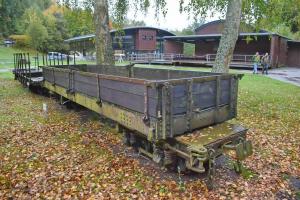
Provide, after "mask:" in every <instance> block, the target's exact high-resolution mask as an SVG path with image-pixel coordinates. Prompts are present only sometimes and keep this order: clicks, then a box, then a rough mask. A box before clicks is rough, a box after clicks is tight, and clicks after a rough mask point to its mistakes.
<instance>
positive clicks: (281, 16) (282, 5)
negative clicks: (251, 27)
mask: <svg viewBox="0 0 300 200" xmlns="http://www.w3.org/2000/svg"><path fill="white" fill-rule="evenodd" d="M299 10H300V1H299V0H288V1H281V0H270V1H268V6H267V8H266V11H265V17H263V18H261V20H260V21H259V26H260V27H263V28H265V29H268V30H270V31H273V32H276V33H279V34H282V35H285V36H287V37H290V38H292V39H298V40H299V39H300V12H299Z"/></svg>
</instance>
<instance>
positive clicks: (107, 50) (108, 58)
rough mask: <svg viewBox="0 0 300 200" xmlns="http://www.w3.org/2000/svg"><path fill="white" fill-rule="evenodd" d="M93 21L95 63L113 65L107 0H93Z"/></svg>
mask: <svg viewBox="0 0 300 200" xmlns="http://www.w3.org/2000/svg"><path fill="white" fill-rule="evenodd" d="M94 23H95V29H96V37H95V39H96V59H97V65H114V56H113V49H112V39H111V35H110V30H109V16H108V3H107V0H95V6H94Z"/></svg>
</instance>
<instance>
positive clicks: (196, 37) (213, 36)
mask: <svg viewBox="0 0 300 200" xmlns="http://www.w3.org/2000/svg"><path fill="white" fill-rule="evenodd" d="M272 35H277V36H280V37H283V36H281V35H278V34H276V33H271V32H264V33H240V34H239V37H248V36H249V37H251V36H252V37H262V36H266V37H267V36H272ZM221 36H222V34H205V35H185V36H166V37H164V39H165V40H173V41H179V42H187V43H193V42H195V41H199V40H209V39H220V38H221Z"/></svg>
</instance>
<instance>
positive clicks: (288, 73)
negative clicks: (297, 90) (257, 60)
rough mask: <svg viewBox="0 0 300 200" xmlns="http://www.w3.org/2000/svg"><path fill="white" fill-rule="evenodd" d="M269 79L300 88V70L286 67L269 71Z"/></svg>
mask: <svg viewBox="0 0 300 200" xmlns="http://www.w3.org/2000/svg"><path fill="white" fill-rule="evenodd" d="M269 77H271V78H274V79H277V80H280V81H283V82H286V83H291V84H294V85H297V86H299V87H300V68H291V67H284V68H278V69H272V70H270V71H269Z"/></svg>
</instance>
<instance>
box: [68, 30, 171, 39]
mask: <svg viewBox="0 0 300 200" xmlns="http://www.w3.org/2000/svg"><path fill="white" fill-rule="evenodd" d="M138 29H152V30H157V31H158V37H164V36H175V34H173V33H171V32H169V31H167V30H164V29H160V28H154V27H150V26H135V27H126V28H123V29H121V30H117V29H113V30H111V31H110V33H111V34H112V35H113V34H115V33H117V32H118V31H124V32H125V34H132V33H134V32H135V31H137V30H138ZM94 37H95V34H88V35H82V36H77V37H73V38H69V39H67V40H65V42H74V41H82V40H89V39H91V38H94Z"/></svg>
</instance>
